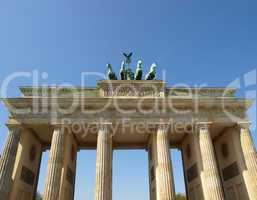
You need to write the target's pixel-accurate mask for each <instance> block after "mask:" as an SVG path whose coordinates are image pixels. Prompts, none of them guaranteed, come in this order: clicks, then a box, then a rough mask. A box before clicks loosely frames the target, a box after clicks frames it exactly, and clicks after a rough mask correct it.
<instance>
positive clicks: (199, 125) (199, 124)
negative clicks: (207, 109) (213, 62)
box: [195, 121, 213, 130]
mask: <svg viewBox="0 0 257 200" xmlns="http://www.w3.org/2000/svg"><path fill="white" fill-rule="evenodd" d="M212 124H213V123H212V122H208V121H205V122H196V123H195V127H196V128H197V130H199V129H207V128H209V127H210V126H211V125H212Z"/></svg>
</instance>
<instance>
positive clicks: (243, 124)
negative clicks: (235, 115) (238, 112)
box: [236, 121, 252, 129]
mask: <svg viewBox="0 0 257 200" xmlns="http://www.w3.org/2000/svg"><path fill="white" fill-rule="evenodd" d="M251 124H252V122H251V121H240V122H237V124H236V125H237V127H238V128H245V129H249V128H250V126H251Z"/></svg>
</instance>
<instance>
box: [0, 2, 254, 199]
mask: <svg viewBox="0 0 257 200" xmlns="http://www.w3.org/2000/svg"><path fill="white" fill-rule="evenodd" d="M256 9H257V1H256V0H244V1H243V0H241V1H240V0H227V1H224V0H215V1H211V0H207V1H206V0H159V1H152V0H147V1H146V0H145V1H140V0H130V1H128V0H122V1H121V0H112V1H103V0H73V1H71V0H41V1H38V0H23V1H19V0H8V1H7V0H2V1H0V30H1V31H0V81H1V84H2V82H3V80H4V79H5V78H6V77H7V76H8V75H9V74H11V73H13V72H16V71H25V72H31V71H32V70H38V71H39V72H40V73H42V72H47V73H48V74H49V77H48V79H47V80H42V81H41V83H42V84H52V83H57V84H62V83H72V84H74V85H80V74H81V72H95V71H98V72H104V70H105V64H106V63H107V62H111V63H112V64H113V66H114V68H115V70H116V71H117V70H118V68H119V66H120V62H121V59H122V56H121V53H122V52H123V51H133V52H134V54H135V56H134V64H135V61H136V60H137V59H142V60H143V61H144V66H145V67H147V68H148V67H149V65H150V64H151V63H152V62H154V61H156V62H157V63H158V73H159V76H160V72H161V70H166V71H167V81H168V84H169V85H171V86H172V85H173V84H176V83H185V84H189V85H191V86H194V85H195V84H197V85H200V84H207V85H208V86H227V85H228V84H229V83H230V82H232V81H233V80H235V79H237V78H238V79H239V80H240V81H241V82H242V83H244V82H243V81H244V79H243V78H244V74H245V73H247V72H250V71H252V70H256V66H257V12H256ZM254 73H255V83H252V84H250V85H245V84H242V85H241V86H242V87H241V90H240V92H239V94H241V95H242V96H244V94H246V92H247V91H249V90H250V91H255V94H254V93H252V94H254V96H253V95H252V96H251V95H250V96H251V97H254V98H256V71H255V72H254ZM96 79H97V77H89V78H88V79H87V80H86V84H87V85H90V86H92V85H95V80H96ZM31 84H32V80H31V79H28V78H27V79H26V78H20V79H17V80H15V81H13V82H12V83H11V84H10V87H9V90H8V96H18V95H19V91H18V86H20V85H31ZM0 108H1V112H0V124H1V126H0V147H1V149H2V146H3V144H4V141H5V137H6V133H7V129H6V128H5V125H4V124H5V122H6V120H7V118H8V113H7V112H6V110H5V109H4V107H3V106H2V105H1V107H0ZM250 115H251V118H252V119H253V121H254V125H253V134H254V140H255V142H257V137H256V103H255V106H253V108H252V109H251V111H250ZM172 155H173V163H174V171H175V174H176V177H175V180H176V190H177V191H178V192H184V183H183V177H182V168H181V159H180V156H179V154H178V153H177V152H174V153H172ZM47 158H48V156H47V154H45V155H44V157H43V162H42V170H41V172H42V173H41V176H40V184H39V190H40V191H43V185H44V175H45V171H46V163H47ZM133 162H134V165H132V164H131V163H133ZM77 171H78V174H79V176H77V182H76V184H77V185H76V187H77V189H76V199H77V200H82V199H93V190H94V181H95V180H94V179H95V151H90V152H85V151H81V152H80V153H79V157H78V169H77ZM113 189H114V192H113V195H114V198H113V199H114V200H120V199H122V200H128V199H135V200H147V199H149V197H148V179H147V154H146V152H145V151H135V152H134V151H129V152H126V151H125V152H120V151H118V152H115V153H114V187H113Z"/></svg>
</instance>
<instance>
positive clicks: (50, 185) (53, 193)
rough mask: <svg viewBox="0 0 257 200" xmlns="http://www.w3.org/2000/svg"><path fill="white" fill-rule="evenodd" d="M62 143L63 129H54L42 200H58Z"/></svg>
mask: <svg viewBox="0 0 257 200" xmlns="http://www.w3.org/2000/svg"><path fill="white" fill-rule="evenodd" d="M64 142H65V134H64V132H63V129H61V128H59V127H57V128H55V129H54V132H53V137H52V143H51V149H50V158H49V161H48V169H47V179H46V184H45V192H44V197H43V199H44V200H59V193H60V181H61V174H62V164H63V154H64V152H63V151H64Z"/></svg>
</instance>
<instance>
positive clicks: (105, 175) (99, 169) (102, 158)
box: [95, 124, 112, 200]
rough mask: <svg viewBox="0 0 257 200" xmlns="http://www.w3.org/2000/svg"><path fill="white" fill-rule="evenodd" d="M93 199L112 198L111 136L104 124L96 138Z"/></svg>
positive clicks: (106, 199) (108, 199) (105, 199)
mask: <svg viewBox="0 0 257 200" xmlns="http://www.w3.org/2000/svg"><path fill="white" fill-rule="evenodd" d="M96 156H97V158H96V189H95V200H111V199H112V137H111V134H110V132H109V131H108V127H107V125H106V124H104V125H101V127H100V129H99V132H98V138H97V155H96Z"/></svg>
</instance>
